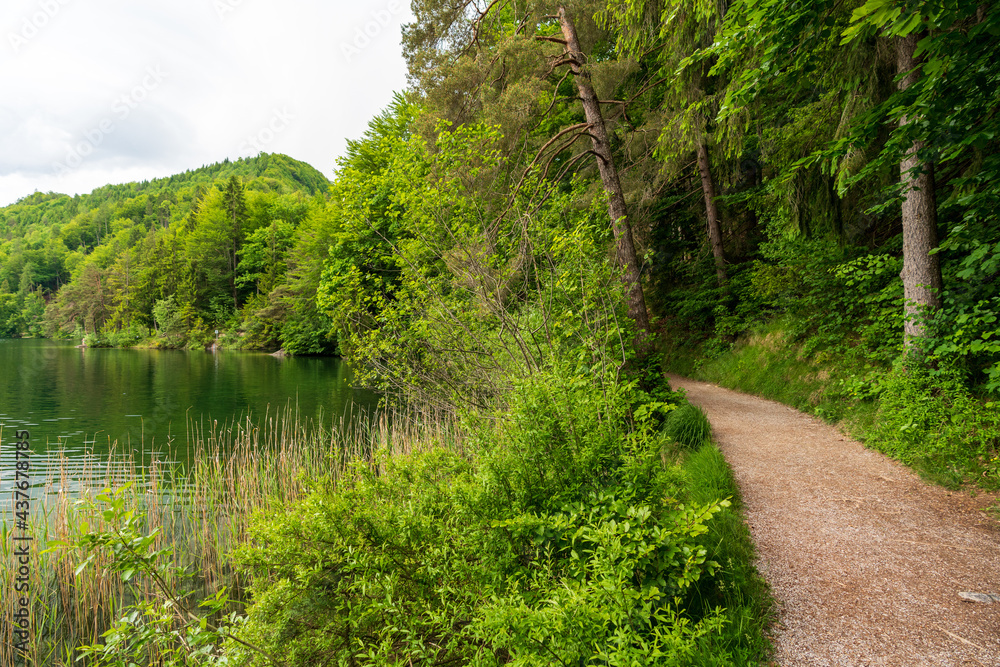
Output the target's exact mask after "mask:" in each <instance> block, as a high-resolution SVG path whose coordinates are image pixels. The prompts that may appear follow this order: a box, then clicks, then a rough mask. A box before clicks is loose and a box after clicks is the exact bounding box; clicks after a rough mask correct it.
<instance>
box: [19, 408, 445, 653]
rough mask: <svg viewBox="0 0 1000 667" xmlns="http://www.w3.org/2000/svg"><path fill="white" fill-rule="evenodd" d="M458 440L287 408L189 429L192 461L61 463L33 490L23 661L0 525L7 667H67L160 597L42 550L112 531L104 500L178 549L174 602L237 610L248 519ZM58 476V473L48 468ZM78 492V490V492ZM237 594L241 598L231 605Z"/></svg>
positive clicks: (433, 429) (143, 585)
mask: <svg viewBox="0 0 1000 667" xmlns="http://www.w3.org/2000/svg"><path fill="white" fill-rule="evenodd" d="M451 431H452V429H451V428H450V426H449V425H448V424H446V423H445V422H443V421H438V422H433V423H430V424H427V423H424V424H416V423H414V422H413V421H411V420H408V419H406V418H404V417H403V416H401V415H393V416H391V417H390V416H387V415H385V414H380V415H378V416H367V415H363V416H360V417H352V416H344V417H342V418H341V419H340V420H339V422H338V423H336V424H334V425H332V426H330V427H324V426H323V425H322V424H315V423H312V422H309V421H307V420H303V419H301V418H300V417H299V415H298V414H297V413H296V412H295V411H294V410H293V409H291V408H286V409H285V410H284V411H280V412H278V413H275V414H267V415H265V416H264V418H263V419H262V420H260V422H259V423H257V422H255V421H254V420H253V419H252V418H250V417H249V416H248V417H247V418H245V419H243V420H241V421H236V420H234V421H232V422H230V423H223V424H220V423H218V422H215V421H213V422H211V423H210V424H204V423H196V422H193V421H189V423H188V426H187V438H188V443H189V445H190V449H191V450H193V452H194V453H193V454H192V455H191V456H190V458H189V459H188V460H187V461H185V462H176V463H169V464H168V463H164V462H162V461H157V460H156V459H155V458H153V459H152V460H151V462H149V463H146V458H147V457H146V456H145V455H144V454H142V453H141V451H140V453H138V454H137V453H136V452H134V451H133V452H125V451H122V450H121V448H117V449H113V451H112V453H111V455H110V456H108V455H102V456H101V457H97V456H95V455H92V454H91V455H87V456H86V457H85V460H84V462H83V465H82V467H81V466H80V464H79V463H78V462H75V463H76V465H74V466H73V475H72V477H73V479H70V473H69V472H68V470H69V469H70V468H71V466H70V461H69V460H68V459H67V458H66V456H65V454H60V455H59V456H60V465H59V466H58V467H57V468H58V471H59V472H58V473H56V474H50V475H49V476H48V478H47V479H46V480H45V482H44V485H43V486H42V487H41V488H35V489H34V490H33V492H32V493H33V496H34V497H35V498H34V500H33V510H34V512H33V516H32V518H31V522H30V534H31V535H32V536H33V537H34V540H33V542H32V544H31V556H30V557H31V568H30V571H31V573H30V590H31V595H32V601H31V614H32V616H31V621H30V626H31V636H30V639H29V642H28V651H27V653H26V654H25V655H23V656H22V655H17V654H15V651H14V648H13V622H12V621H13V616H12V614H13V612H14V610H15V605H16V599H15V596H13V595H7V594H6V593H7V592H8V591H13V590H14V579H15V576H16V569H17V565H16V562H15V557H14V555H13V553H12V544H13V542H12V540H11V539H10V533H11V531H12V529H13V527H12V526H11V525H8V523H7V518H5V519H4V522H3V523H2V524H0V538H2V540H0V587H2V589H0V590H3V591H4V592H5V595H4V597H3V599H2V601H0V665H4V666H5V667H6V666H14V665H19V664H28V665H39V666H41V665H53V666H56V665H58V666H63V665H65V666H67V667H68V666H69V665H72V664H79V663H75V662H74V660H75V658H76V657H77V656H76V651H75V647H77V646H80V645H86V644H95V643H101V641H102V639H101V635H102V634H103V633H104V632H105V631H106V630H108V629H109V627H111V623H112V622H113V621H114V620H115V619H116V618H117V617H118V615H119V613H120V611H121V610H122V609H123V608H124V607H125V606H127V605H129V604H133V603H134V602H136V601H137V599H136V598H137V597H139V598H141V597H143V596H150V599H151V596H152V595H153V590H152V584H151V582H143V581H142V580H140V584H139V587H138V591H136V589H135V587H134V586H130V585H127V584H126V582H124V581H122V579H121V576H120V574H119V573H116V572H114V571H112V570H111V568H109V567H108V566H109V563H107V562H106V560H104V559H103V558H102V557H100V556H97V557H96V558H95V560H94V561H93V562H92V563H91V564H90V565H89V566H88V567H86V568H84V569H83V570H82V571H80V572H79V573H77V569H78V567H79V566H80V565H81V564H82V563H83V562H84V561H85V560H86V559H87V557H88V556H90V555H91V554H85V553H81V552H80V551H78V550H72V549H65V548H63V549H56V550H47V549H46V546H47V545H49V544H50V543H55V542H59V543H73V542H74V541H75V540H76V539H77V538H79V537H80V536H81V534H83V533H85V532H87V531H88V530H94V531H101V530H106V529H108V528H110V527H109V526H107V525H106V523H105V520H104V517H103V515H102V514H101V512H100V510H99V509H98V508H97V507H96V505H95V504H93V503H92V502H91V501H92V499H93V498H94V496H95V495H96V494H98V493H100V492H101V491H102V490H103V489H112V490H116V489H127V490H126V491H125V498H126V503H127V504H128V505H129V507H131V508H134V509H136V510H137V511H138V512H140V513H143V514H144V515H145V517H146V522H147V524H146V528H147V531H148V532H150V533H151V532H153V531H154V530H159V533H158V535H157V545H156V548H158V549H162V548H167V547H169V548H171V549H172V554H171V556H170V558H171V560H172V562H171V563H170V565H172V566H173V567H174V568H178V569H179V570H183V571H187V572H190V573H191V574H192V575H193V576H191V577H180V576H173V577H172V578H171V580H170V581H169V583H170V585H171V586H173V587H175V589H176V590H179V591H182V592H184V593H190V594H192V595H193V596H195V597H205V596H209V595H212V594H214V593H215V592H216V591H218V590H219V589H220V587H222V586H227V587H228V588H229V589H230V591H231V595H232V597H233V599H236V600H238V601H239V603H240V604H242V603H244V602H245V600H241V599H240V591H242V590H244V589H245V586H246V584H247V583H248V582H244V581H240V580H239V576H238V574H237V573H236V571H235V570H234V568H233V566H232V563H231V562H230V554H231V553H232V551H233V548H234V547H235V546H236V545H237V544H239V543H240V542H241V541H244V540H245V539H246V534H247V529H248V527H249V525H250V521H251V518H252V517H253V516H254V515H255V514H256V513H258V512H269V511H270V512H275V511H278V510H279V509H281V508H283V507H284V506H285V505H287V504H288V503H291V502H293V501H295V500H297V499H300V498H302V497H303V496H304V495H305V494H306V493H307V491H308V490H309V488H310V484H311V482H312V481H313V480H320V479H325V480H330V479H332V480H333V481H334V482H336V481H337V480H338V479H339V478H340V477H341V476H342V475H343V474H344V472H345V471H346V470H348V468H349V466H351V464H352V463H354V462H357V461H362V462H365V463H366V464H367V465H369V466H371V467H373V468H376V469H378V468H379V467H381V466H382V465H383V462H382V461H379V460H377V459H376V458H375V456H374V452H376V451H383V452H388V453H390V454H399V453H409V452H411V451H413V450H414V449H418V448H423V447H426V446H433V443H434V442H436V441H437V442H439V441H442V440H445V439H447V440H448V441H449V442H451V443H452V446H453V447H458V448H460V447H461V441H460V439H457V440H456V439H455V438H452V437H449V438H445V437H444V436H445V434H446V433H450V432H451ZM50 469H52V468H50ZM74 489H78V490H77V491H74ZM232 591H235V594H232Z"/></svg>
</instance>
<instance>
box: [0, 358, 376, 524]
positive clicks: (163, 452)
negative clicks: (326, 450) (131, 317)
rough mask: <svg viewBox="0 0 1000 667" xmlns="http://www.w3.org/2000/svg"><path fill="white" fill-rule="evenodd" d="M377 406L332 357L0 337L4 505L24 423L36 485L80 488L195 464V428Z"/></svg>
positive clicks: (328, 415) (331, 416)
mask: <svg viewBox="0 0 1000 667" xmlns="http://www.w3.org/2000/svg"><path fill="white" fill-rule="evenodd" d="M375 403H377V396H376V395H375V394H373V393H371V392H366V391H360V390H355V389H352V388H351V387H350V371H349V369H348V367H347V366H346V364H344V363H342V362H341V361H340V360H338V359H333V358H329V357H325V358H297V357H286V358H275V357H272V356H270V355H266V354H255V353H240V352H219V353H216V354H210V353H206V352H201V351H193V352H189V351H176V350H107V349H78V348H77V347H76V346H75V345H74V343H72V342H63V341H39V340H0V500H2V501H3V502H4V503H5V504H6V503H7V502H9V498H10V495H11V490H12V489H13V482H14V478H15V463H16V462H15V456H14V449H15V447H14V442H16V440H17V437H16V432H17V431H20V430H28V431H29V432H30V434H31V439H30V442H31V450H30V451H31V482H32V486H33V487H35V488H36V489H38V488H42V487H44V486H46V482H48V487H47V488H49V489H53V492H57V491H58V490H59V489H62V490H63V491H64V492H66V493H73V494H75V493H78V492H79V491H80V489H82V488H90V487H88V485H90V484H93V483H95V481H96V480H97V478H98V477H99V478H101V479H106V478H107V476H108V475H109V474H111V475H112V476H114V474H116V473H115V469H116V467H125V466H132V468H133V472H140V473H143V472H144V471H147V470H148V468H149V467H150V466H164V465H173V464H175V463H183V462H185V461H186V460H187V458H188V455H189V446H190V445H191V444H192V443H191V441H190V440H191V438H190V437H189V433H188V430H189V429H190V428H191V427H192V425H195V426H197V427H198V428H200V429H204V430H207V429H210V428H211V427H212V425H213V424H214V425H216V426H218V425H220V424H221V425H223V426H225V425H226V424H230V425H231V424H233V423H234V422H242V421H244V420H245V419H246V418H247V416H251V417H252V418H253V419H254V420H263V419H265V418H266V417H267V416H268V415H270V416H271V417H273V416H274V415H275V414H276V413H278V412H281V411H283V410H284V409H286V408H287V407H289V406H290V407H291V409H292V410H294V411H295V412H296V413H297V414H298V415H299V417H300V418H301V419H303V420H304V421H312V422H314V423H317V422H323V423H329V422H331V421H335V420H338V421H339V419H340V417H341V415H343V414H345V413H346V412H350V411H352V410H353V409H354V407H355V406H360V407H361V408H371V407H374V405H375ZM97 470H100V471H101V472H100V475H97V474H96V472H95V471H97ZM92 473H93V474H92Z"/></svg>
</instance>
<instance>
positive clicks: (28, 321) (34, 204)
mask: <svg viewBox="0 0 1000 667" xmlns="http://www.w3.org/2000/svg"><path fill="white" fill-rule="evenodd" d="M327 185H328V183H327V181H326V179H325V178H324V177H323V176H322V175H321V174H319V172H316V171H315V170H314V169H312V168H311V167H309V166H308V165H305V164H303V163H300V162H296V161H295V160H292V159H290V158H287V157H285V156H282V155H265V154H261V155H260V156H258V157H256V158H253V159H246V160H239V161H237V162H229V161H228V160H227V161H226V162H223V163H221V164H218V165H212V166H210V167H203V168H201V169H199V170H195V171H191V172H185V173H184V174H179V175H177V176H174V177H170V178H166V179H158V180H155V181H152V182H143V183H131V184H125V185H119V186H106V187H103V188H99V189H97V190H95V191H94V192H93V193H91V194H89V195H82V196H79V197H75V198H69V197H63V196H60V195H51V196H42V195H37V196H32V197H28V198H25V199H23V200H21V201H19V202H18V203H16V204H14V205H12V206H8V207H5V208H3V209H0V230H3V231H5V233H6V236H5V238H4V240H3V241H0V276H3V278H2V279H3V280H6V282H7V284H8V285H18V292H17V293H18V302H17V308H18V310H19V311H20V313H19V315H20V316H19V317H15V319H14V320H11V318H10V317H5V318H4V320H3V322H4V327H3V328H4V329H5V330H6V331H4V333H6V335H13V336H16V335H39V334H40V333H42V331H43V329H44V332H45V333H46V334H47V335H50V336H59V335H66V334H69V333H71V332H74V331H76V330H77V329H78V328H79V329H83V330H84V331H85V332H87V333H89V334H91V335H92V336H94V337H95V339H94V342H97V343H100V344H113V345H122V346H127V345H133V344H136V343H139V342H140V338H137V337H136V336H134V335H131V334H126V333H124V332H134V331H138V330H139V329H138V328H137V327H146V328H152V327H154V326H156V322H155V316H154V313H153V311H154V307H155V305H156V303H157V302H158V301H164V300H166V299H168V298H173V299H174V300H175V303H176V306H177V309H178V310H179V312H181V313H182V314H183V318H182V320H183V330H181V331H177V332H172V333H171V334H170V339H169V340H162V341H156V342H155V343H154V344H164V345H166V346H171V347H173V346H177V345H178V344H183V339H186V338H187V337H188V334H191V335H192V336H193V337H197V338H199V339H200V338H202V337H203V336H202V335H201V334H202V333H203V331H199V332H195V331H189V330H188V327H193V326H194V325H195V323H196V322H197V321H198V319H199V318H200V320H201V323H202V324H201V325H199V329H201V330H204V329H206V328H208V329H209V330H214V328H217V327H222V328H231V329H236V328H237V327H238V326H240V325H241V319H243V318H236V317H235V313H236V312H237V311H240V310H242V309H244V308H245V306H246V305H247V301H248V299H250V297H251V296H252V295H264V300H263V301H260V300H259V299H258V300H257V301H256V302H255V304H254V306H255V308H254V309H253V310H250V311H247V312H246V318H245V319H247V320H249V321H248V322H247V324H246V326H245V327H243V328H242V331H245V332H247V333H248V335H247V339H248V340H246V341H244V344H245V345H248V346H249V345H258V346H262V347H274V346H276V345H277V342H276V341H277V338H278V331H280V329H281V327H282V325H283V324H284V317H285V316H286V315H287V314H290V313H291V312H292V311H294V309H289V308H282V307H280V304H279V303H278V302H279V301H280V294H281V292H280V290H281V289H282V288H283V287H285V278H286V269H287V267H288V265H289V264H293V265H296V266H297V267H298V266H302V265H303V264H308V263H309V262H315V263H321V262H322V259H323V258H322V257H317V258H312V257H309V256H301V257H294V258H293V257H289V253H290V250H291V249H292V248H293V247H295V246H296V244H297V242H298V239H299V236H300V231H299V230H300V227H302V225H303V222H304V220H305V219H306V218H307V217H308V216H309V215H310V212H312V211H315V210H319V209H323V208H325V207H326V206H327V202H326V200H325V199H324V198H323V197H322V193H324V192H325V190H326V188H327ZM304 194H308V195H309V198H305V197H303V195H304ZM301 233H305V232H301ZM275 291H279V294H278V295H275V298H274V303H272V301H271V299H270V297H271V293H272V292H275ZM46 304H47V305H46ZM42 310H44V316H43V315H42V313H41V312H40V311H42ZM4 312H6V308H5V309H4ZM297 324H298V326H300V327H301V326H302V325H303V324H305V325H306V326H309V325H314V324H319V323H315V322H312V321H308V320H307V321H305V322H303V321H301V320H299V321H298V322H297ZM327 332H328V327H327V328H325V329H321V332H320V333H319V334H316V333H315V332H309V334H310V335H312V336H313V337H314V338H318V339H323V338H325V337H326V334H327ZM328 347H329V345H328V344H327V345H326V346H325V348H328ZM325 348H324V349H325ZM313 351H320V350H313Z"/></svg>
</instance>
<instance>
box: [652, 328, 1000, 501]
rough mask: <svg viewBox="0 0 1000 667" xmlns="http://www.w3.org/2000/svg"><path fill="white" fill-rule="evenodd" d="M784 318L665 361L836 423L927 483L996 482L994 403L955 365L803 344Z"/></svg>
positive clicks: (998, 429) (999, 469) (998, 421)
mask: <svg viewBox="0 0 1000 667" xmlns="http://www.w3.org/2000/svg"><path fill="white" fill-rule="evenodd" d="M784 326H785V324H784V323H782V322H781V321H775V322H771V323H770V324H768V325H766V326H764V327H762V328H760V329H759V330H757V331H756V332H755V333H753V334H751V335H749V336H747V337H745V338H743V339H741V340H739V341H738V342H737V343H736V344H735V345H733V346H732V348H731V349H730V350H729V351H727V352H725V353H723V354H721V355H719V356H716V357H713V358H710V359H705V358H701V357H699V355H698V352H697V350H684V351H682V352H681V353H679V354H676V355H675V356H674V357H673V359H672V361H671V363H670V364H669V370H671V371H673V372H679V373H686V374H688V375H691V376H693V377H695V378H697V379H700V380H706V381H709V382H714V383H716V384H719V385H721V386H723V387H728V388H730V389H736V390H739V391H743V392H746V393H750V394H755V395H758V396H763V397H764V398H769V399H772V400H775V401H779V402H781V403H784V404H786V405H790V406H792V407H794V408H797V409H799V410H802V411H804V412H807V413H810V414H813V415H816V416H818V417H820V418H822V419H825V420H826V421H828V422H831V423H835V424H838V425H839V426H840V427H841V428H842V429H843V430H845V431H846V432H848V433H850V434H851V436H852V437H854V438H856V439H858V440H860V441H861V442H863V443H865V445H866V446H868V447H871V448H872V449H876V450H878V451H880V452H882V453H884V454H887V455H888V456H891V457H893V458H894V459H896V460H898V461H901V462H902V463H905V464H907V465H909V466H911V467H912V468H913V469H914V470H915V471H916V472H917V473H919V474H920V475H921V476H922V477H924V478H925V479H927V480H928V481H931V482H933V483H936V484H941V485H943V486H946V487H948V488H952V489H955V488H959V487H961V486H963V485H970V486H976V487H979V488H983V489H986V490H998V489H1000V410H998V409H997V407H998V406H997V404H996V403H995V402H991V401H989V400H984V399H982V398H980V397H976V396H973V395H971V394H970V393H969V392H968V390H967V389H965V386H964V383H963V382H962V379H961V377H960V376H958V374H956V373H955V372H953V371H950V370H948V369H946V368H940V369H930V370H928V369H918V368H911V369H904V368H888V367H877V366H873V365H870V364H864V363H863V362H859V361H857V360H854V361H845V360H844V359H841V358H833V357H832V356H830V355H829V354H827V353H825V352H824V351H822V350H820V351H818V352H814V353H813V354H807V353H805V351H804V348H803V346H802V345H801V344H797V343H794V342H792V337H791V336H790V335H789V334H787V332H786V330H785V329H784Z"/></svg>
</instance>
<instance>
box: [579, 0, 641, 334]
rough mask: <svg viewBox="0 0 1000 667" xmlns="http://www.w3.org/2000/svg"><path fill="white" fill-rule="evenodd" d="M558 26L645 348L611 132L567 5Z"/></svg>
mask: <svg viewBox="0 0 1000 667" xmlns="http://www.w3.org/2000/svg"><path fill="white" fill-rule="evenodd" d="M559 25H560V27H561V28H562V34H563V37H565V39H566V47H567V51H568V53H567V56H568V57H569V59H570V69H571V70H572V72H573V74H574V77H575V80H576V87H577V90H578V91H579V93H580V100H581V102H583V113H584V116H585V117H586V119H587V123H588V124H589V125H590V128H589V132H590V136H591V141H592V144H593V147H594V153H595V154H596V155H597V168H598V170H599V171H600V173H601V182H602V183H603V185H604V190H605V191H606V192H607V193H608V215H609V216H610V218H611V229H612V230H613V231H614V235H615V249H616V251H617V255H618V263H619V264H620V265H621V266H622V267H623V268H624V269H625V280H626V282H627V284H628V314H629V317H631V318H632V320H633V321H634V322H635V324H636V326H637V327H638V329H639V331H638V336H639V338H638V340H637V341H636V343H637V344H636V348H637V349H638V350H639V351H640V353H641V352H642V351H644V349H645V347H646V340H645V338H646V335H647V333H648V331H649V316H648V314H647V313H646V299H645V297H644V296H643V293H642V278H641V276H640V271H639V268H640V267H639V260H638V258H637V257H636V254H635V243H634V242H633V240H632V226H631V225H630V224H629V221H628V210H627V208H626V206H625V195H624V194H623V193H622V186H621V181H620V180H619V179H618V169H617V168H616V167H615V162H614V159H613V158H612V156H611V144H610V142H609V141H608V132H607V129H606V128H605V126H604V115H603V114H602V113H601V103H600V101H599V100H598V99H597V94H596V93H595V92H594V87H593V85H592V84H591V83H590V74H589V72H587V70H586V68H585V67H584V65H585V63H586V57H585V56H584V55H583V52H582V51H581V49H580V40H579V38H578V37H577V34H576V27H575V26H574V25H573V20H572V19H571V18H570V16H569V13H568V12H567V11H566V8H565V7H560V8H559Z"/></svg>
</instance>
